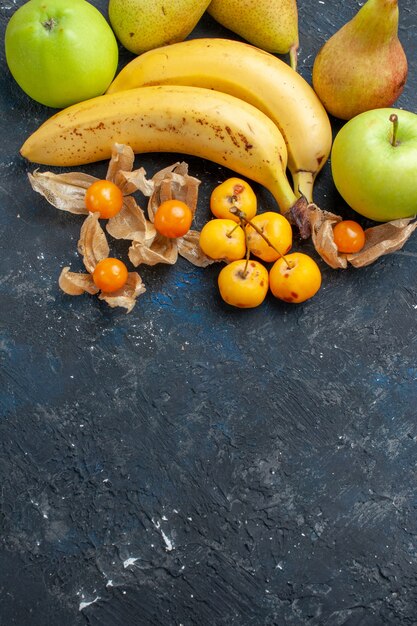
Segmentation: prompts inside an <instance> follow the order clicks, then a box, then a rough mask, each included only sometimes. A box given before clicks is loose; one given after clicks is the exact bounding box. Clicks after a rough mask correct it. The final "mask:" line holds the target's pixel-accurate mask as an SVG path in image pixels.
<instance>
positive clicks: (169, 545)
mask: <svg viewBox="0 0 417 626" xmlns="http://www.w3.org/2000/svg"><path fill="white" fill-rule="evenodd" d="M152 524H153V525H154V526H155V528H156V529H157V530H159V532H160V533H161V537H162V539H163V540H164V543H165V550H167V551H168V552H171V550H174V544H173V543H172V541H171V539H170V538H169V537H168V535H166V534H165V533H164V531H163V530H162V528H161V524H160V522H155V520H154V519H153V518H152Z"/></svg>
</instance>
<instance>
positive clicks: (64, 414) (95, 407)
mask: <svg viewBox="0 0 417 626" xmlns="http://www.w3.org/2000/svg"><path fill="white" fill-rule="evenodd" d="M399 1H400V14H401V17H400V22H401V26H400V37H401V40H402V42H403V45H404V48H405V50H406V53H407V56H408V58H409V63H410V68H409V78H408V82H407V85H406V87H405V90H404V93H403V95H402V97H401V99H400V100H399V101H398V103H397V105H398V106H401V107H403V108H407V109H409V110H412V111H414V112H417V100H416V95H415V94H416V92H417V62H416V54H417V8H416V5H415V2H414V0H399ZM21 4H22V2H21V1H20V0H17V1H16V2H13V0H4V1H2V2H0V26H1V36H2V39H3V37H4V30H5V26H6V23H7V21H8V19H9V18H10V16H11V15H12V13H13V12H14V10H15V9H16V7H17V6H19V5H21ZM94 4H96V5H97V6H99V7H100V8H101V9H102V10H103V11H105V8H106V3H105V2H98V1H97V2H95V3H94ZM298 4H299V12H300V31H301V34H300V38H301V50H300V56H299V70H300V72H301V73H302V74H303V76H305V78H307V80H309V81H310V80H311V69H312V64H313V60H314V57H315V54H316V53H317V51H318V49H319V47H320V46H321V44H322V43H323V42H324V41H325V40H326V39H327V38H328V37H329V36H330V35H331V34H332V33H333V32H335V31H336V30H337V29H338V28H339V27H340V26H341V25H342V24H344V23H345V22H346V21H347V20H348V19H350V18H351V17H352V16H353V15H354V13H355V12H356V11H357V10H358V8H359V6H360V5H361V4H362V3H360V2H359V1H357V0H349V2H346V1H344V0H299V3H298ZM203 35H208V36H217V35H226V36H230V37H232V35H231V33H229V32H227V31H225V30H223V29H222V28H221V27H220V26H218V25H216V24H215V23H214V22H213V20H211V19H210V18H209V17H208V16H207V17H204V18H203V19H202V21H201V23H200V24H199V25H198V27H197V28H196V30H195V31H194V32H193V36H203ZM130 58H131V57H130V56H129V55H128V53H126V52H122V53H121V59H120V64H121V65H123V64H124V63H126V62H127V61H128V60H130ZM0 63H1V72H0V111H1V116H0V125H1V137H2V147H1V162H0V177H1V178H0V223H1V227H0V232H1V240H2V244H1V249H2V252H1V258H2V263H1V275H0V294H1V300H0V302H1V305H0V326H1V338H0V350H1V359H2V364H1V371H0V411H1V417H0V446H1V455H0V471H1V490H0V522H1V533H0V543H1V557H0V563H1V565H0V624H1V626H12V625H13V626H15V625H17V626H28V625H29V624H30V625H31V626H49V625H56V624H59V625H60V626H79V625H87V624H88V625H89V626H148V625H149V626H171V625H176V626H179V625H180V624H183V626H193V625H203V626H208V625H211V624H213V625H216V626H217V625H219V626H222V625H227V626H263V625H265V626H272V625H278V626H281V625H287V624H288V625H294V626H303V625H305V624H308V625H309V626H310V625H314V626H341V625H349V626H359V625H361V626H374V625H376V626H379V625H384V624H386V625H390V626H392V625H394V626H395V625H404V626H405V625H410V626H411V625H415V624H417V490H416V484H417V483H416V471H417V466H416V458H417V424H416V403H417V393H416V379H417V363H416V323H415V322H416V310H417V289H416V256H417V238H416V237H414V238H412V239H411V240H410V241H409V242H408V243H407V244H406V246H405V247H404V248H403V250H401V251H400V252H398V253H395V254H392V255H390V256H388V257H385V258H384V259H382V260H380V261H378V262H376V263H375V264H374V265H372V266H371V267H368V268H365V269H362V270H354V269H351V270H347V271H340V272H337V271H334V270H330V269H329V268H327V267H325V266H324V264H323V263H321V261H319V263H320V266H321V268H322V271H323V287H322V289H321V291H320V293H319V294H318V295H317V296H316V297H315V298H314V299H313V300H311V301H310V302H308V303H306V304H305V305H302V306H298V307H297V306H290V305H285V304H283V303H280V302H278V301H274V300H273V299H272V298H268V300H267V301H266V302H265V303H264V305H263V306H262V307H260V308H258V309H256V310H252V311H239V310H234V309H231V308H229V307H227V306H226V305H225V304H224V303H222V302H221V300H220V298H219V296H218V293H217V286H216V276H217V272H218V268H215V267H212V268H207V269H204V270H203V269H198V268H195V267H193V266H191V265H190V264H189V263H187V262H186V261H185V260H183V259H180V260H179V261H178V263H177V264H176V265H175V266H173V267H168V266H163V267H162V266H161V267H158V266H157V267H156V268H149V267H148V268H145V269H144V270H143V271H141V274H142V276H143V278H144V281H145V283H146V285H147V292H146V294H144V295H143V296H142V297H141V298H140V299H139V301H138V304H137V306H136V308H135V309H134V310H133V312H132V313H131V314H130V315H126V314H125V313H124V312H123V310H122V309H114V310H111V309H110V308H108V307H107V306H106V305H105V304H104V303H100V302H99V301H98V300H96V299H95V298H92V297H88V296H85V297H80V298H70V297H69V296H65V295H64V294H63V293H61V292H60V290H59V288H58V285H57V277H58V275H59V272H60V270H61V268H62V267H63V266H64V265H71V266H72V267H73V268H75V269H81V262H80V259H79V257H78V256H77V254H76V242H77V238H78V233H79V227H80V218H78V217H77V216H73V215H69V214H66V213H61V212H59V211H56V210H55V209H53V207H51V206H50V205H48V204H47V203H46V201H45V200H44V199H43V198H41V197H40V196H39V195H38V194H35V193H34V192H33V191H32V190H31V188H30V186H29V183H28V180H27V172H28V171H32V170H33V169H34V166H32V165H30V164H28V163H26V162H24V160H23V159H22V158H21V157H20V156H19V154H18V150H19V148H20V146H21V144H22V143H23V141H24V139H25V138H26V137H27V136H28V135H29V134H30V133H31V132H33V131H34V130H35V129H36V128H37V127H38V125H39V124H40V123H41V122H42V121H44V120H45V119H47V117H48V116H49V115H50V114H51V113H52V111H51V110H48V109H46V108H45V107H42V106H40V105H37V104H36V103H34V102H32V101H30V100H29V98H27V97H26V96H25V95H24V94H23V93H22V92H21V91H20V89H19V87H18V86H17V85H16V84H15V83H14V81H13V80H12V79H11V77H10V74H9V72H8V70H7V67H6V63H5V57H4V51H3V49H1V52H0ZM337 127H338V126H337V124H336V123H334V129H335V131H336V130H337ZM174 160H175V158H174V157H173V155H158V156H157V155H147V156H145V157H138V158H137V160H136V163H137V164H138V166H139V165H144V166H145V168H146V170H147V172H148V173H149V174H153V173H154V172H155V171H157V170H158V169H160V168H161V167H162V166H164V165H168V164H170V163H172V162H173V161H174ZM186 160H187V161H188V163H189V165H190V173H191V174H192V175H194V176H197V177H198V178H200V179H201V180H202V184H201V192H200V206H201V207H202V209H201V219H203V218H206V217H208V211H207V209H206V207H207V200H208V197H209V193H210V192H211V189H212V188H213V186H214V185H215V184H217V182H220V181H222V180H223V179H225V178H226V176H227V175H228V174H229V173H230V172H227V171H226V170H222V169H221V168H219V167H218V166H216V165H214V164H211V163H209V162H204V161H202V160H199V159H191V158H188V157H187V158H186ZM85 171H89V172H90V173H94V174H96V175H100V174H103V173H104V172H105V164H103V163H101V164H96V165H94V166H90V167H89V168H85ZM257 191H258V192H259V197H260V198H261V201H262V200H263V199H264V196H263V194H262V192H261V190H260V189H259V188H257ZM317 201H318V204H320V205H321V206H322V208H325V209H328V210H331V211H336V212H339V213H341V214H343V215H346V216H348V215H350V214H349V211H348V209H347V207H346V206H345V205H344V203H343V202H342V201H341V199H340V198H339V197H338V194H337V193H336V191H335V189H334V185H333V183H332V181H331V178H330V170H329V164H327V165H326V168H325V170H324V172H323V174H322V175H321V176H320V178H319V180H318V183H317ZM265 203H266V200H265ZM263 208H264V209H265V208H266V206H265V204H264V206H263ZM200 225H201V224H200ZM300 249H304V250H305V251H307V252H309V253H313V251H312V248H311V244H310V243H308V242H307V243H304V244H301V245H300ZM116 251H119V252H125V248H123V247H122V246H119V247H116Z"/></svg>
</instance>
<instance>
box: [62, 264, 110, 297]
mask: <svg viewBox="0 0 417 626" xmlns="http://www.w3.org/2000/svg"><path fill="white" fill-rule="evenodd" d="M58 284H59V286H60V288H61V289H62V291H63V292H64V293H66V294H68V295H69V296H81V295H82V294H83V293H89V294H91V295H95V294H96V293H98V292H99V291H100V290H99V289H98V287H96V285H95V284H94V281H93V277H92V276H91V274H82V273H79V272H71V271H70V268H69V267H64V268H63V269H62V271H61V274H60V276H59V279H58Z"/></svg>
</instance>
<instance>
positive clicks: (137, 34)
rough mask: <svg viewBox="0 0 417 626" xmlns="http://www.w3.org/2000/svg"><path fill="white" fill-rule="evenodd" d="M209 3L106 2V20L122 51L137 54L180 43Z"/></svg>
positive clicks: (192, 0) (172, 0)
mask: <svg viewBox="0 0 417 626" xmlns="http://www.w3.org/2000/svg"><path fill="white" fill-rule="evenodd" d="M209 2H210V0H169V2H167V1H166V0H110V2H109V20H110V23H111V26H112V28H113V31H114V33H115V35H116V37H117V38H118V40H119V41H120V42H121V43H122V44H123V46H124V47H125V48H127V49H128V50H130V52H133V53H135V54H141V53H142V52H146V51H147V50H151V49H152V48H158V47H159V46H164V45H167V44H170V43H175V42H177V41H183V40H184V39H185V38H186V37H187V36H188V35H189V34H190V32H191V31H192V30H193V28H194V27H195V26H196V24H197V22H198V21H199V19H200V18H201V16H202V15H203V13H204V11H205V10H206V8H207V6H208V5H209Z"/></svg>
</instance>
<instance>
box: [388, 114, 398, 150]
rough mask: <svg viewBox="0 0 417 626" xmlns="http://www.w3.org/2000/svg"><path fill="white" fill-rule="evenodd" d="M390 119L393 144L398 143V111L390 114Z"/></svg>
mask: <svg viewBox="0 0 417 626" xmlns="http://www.w3.org/2000/svg"><path fill="white" fill-rule="evenodd" d="M389 121H390V122H392V137H391V145H392V146H394V148H395V146H396V145H397V133H398V115H397V114H396V113H391V115H390V116H389Z"/></svg>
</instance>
